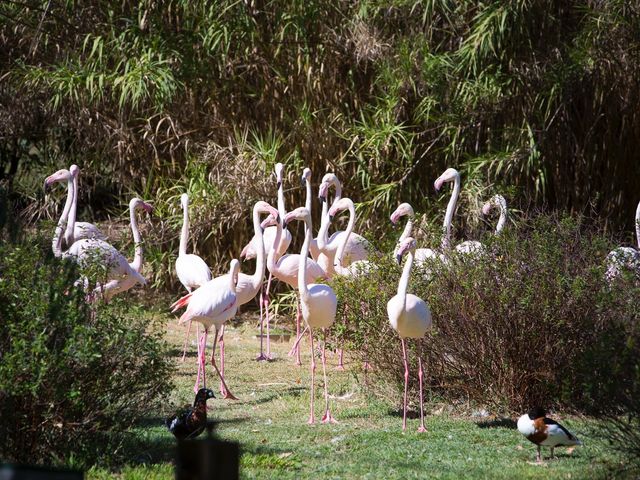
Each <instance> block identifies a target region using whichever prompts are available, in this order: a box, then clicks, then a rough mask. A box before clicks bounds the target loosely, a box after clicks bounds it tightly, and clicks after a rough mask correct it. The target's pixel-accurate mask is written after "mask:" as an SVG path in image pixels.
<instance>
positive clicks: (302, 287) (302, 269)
mask: <svg viewBox="0 0 640 480" xmlns="http://www.w3.org/2000/svg"><path fill="white" fill-rule="evenodd" d="M310 244H311V218H310V217H309V216H307V217H305V219H304V243H303V244H302V248H301V249H300V259H299V262H298V291H299V292H300V297H302V298H304V297H306V296H307V295H308V294H309V290H308V289H307V276H306V272H307V257H308V256H309V245H310Z"/></svg>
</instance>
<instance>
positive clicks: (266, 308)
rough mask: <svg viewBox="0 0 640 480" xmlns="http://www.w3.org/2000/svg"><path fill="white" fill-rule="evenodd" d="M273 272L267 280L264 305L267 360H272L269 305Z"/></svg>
mask: <svg viewBox="0 0 640 480" xmlns="http://www.w3.org/2000/svg"><path fill="white" fill-rule="evenodd" d="M271 278H272V275H271V272H269V279H268V280H267V290H266V292H265V298H264V304H265V310H266V316H267V360H272V357H271V337H270V336H269V323H270V321H271V319H270V316H269V303H271V302H270V301H269V298H270V297H269V294H270V292H271Z"/></svg>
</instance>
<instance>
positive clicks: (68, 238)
mask: <svg viewBox="0 0 640 480" xmlns="http://www.w3.org/2000/svg"><path fill="white" fill-rule="evenodd" d="M68 196H69V195H67V197H68ZM77 207H78V177H77V175H73V200H72V202H71V210H69V222H68V223H67V229H66V231H65V232H64V241H65V242H66V243H67V248H68V247H70V246H71V245H73V242H74V241H75V237H74V233H75V232H74V230H75V228H76V210H77Z"/></svg>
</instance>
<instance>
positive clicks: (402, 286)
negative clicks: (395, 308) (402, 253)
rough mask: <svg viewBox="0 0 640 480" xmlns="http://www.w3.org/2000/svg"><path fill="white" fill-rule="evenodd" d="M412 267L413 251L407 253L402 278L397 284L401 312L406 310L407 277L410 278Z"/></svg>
mask: <svg viewBox="0 0 640 480" xmlns="http://www.w3.org/2000/svg"><path fill="white" fill-rule="evenodd" d="M412 266H413V251H411V250H409V251H408V252H407V260H406V261H405V262H404V268H403V269H402V276H401V277H400V282H399V283H398V295H399V296H401V297H402V310H405V309H406V304H407V287H408V286H409V277H410V276H411V267H412Z"/></svg>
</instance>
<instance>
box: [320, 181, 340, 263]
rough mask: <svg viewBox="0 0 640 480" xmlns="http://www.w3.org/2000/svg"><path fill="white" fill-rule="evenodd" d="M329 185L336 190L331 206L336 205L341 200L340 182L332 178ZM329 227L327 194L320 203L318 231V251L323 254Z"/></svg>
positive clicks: (327, 239) (327, 240)
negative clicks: (320, 211)
mask: <svg viewBox="0 0 640 480" xmlns="http://www.w3.org/2000/svg"><path fill="white" fill-rule="evenodd" d="M329 185H333V186H334V187H335V189H336V193H335V195H334V196H333V202H331V205H333V204H334V203H336V202H337V201H338V200H340V199H341V198H342V184H341V183H340V180H338V179H337V178H334V179H333V180H332V181H331V183H330V184H329ZM330 226H331V220H330V219H329V195H328V194H327V198H326V199H325V201H324V202H323V203H322V216H321V217H320V230H318V240H317V241H318V249H319V250H320V251H321V252H323V253H326V252H325V249H326V248H327V243H328V242H329V227H330Z"/></svg>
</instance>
